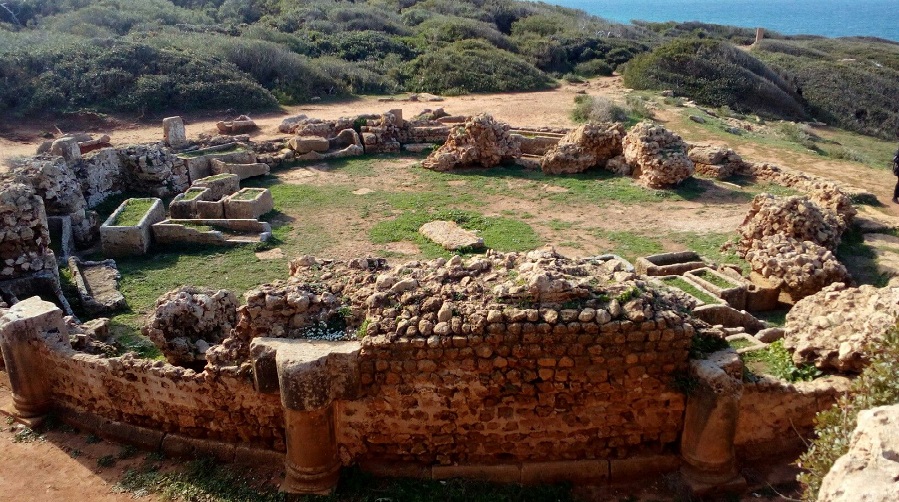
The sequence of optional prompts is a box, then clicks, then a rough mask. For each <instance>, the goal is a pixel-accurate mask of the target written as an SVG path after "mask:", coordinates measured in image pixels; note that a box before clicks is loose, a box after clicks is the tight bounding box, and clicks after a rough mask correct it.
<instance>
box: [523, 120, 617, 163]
mask: <svg viewBox="0 0 899 502" xmlns="http://www.w3.org/2000/svg"><path fill="white" fill-rule="evenodd" d="M624 135H625V132H624V127H622V126H621V124H584V125H582V126H580V127H578V128H577V129H575V130H573V131H571V132H569V133H568V134H566V135H565V136H564V137H563V138H562V139H561V140H559V143H558V144H557V145H556V146H555V147H553V148H551V149H550V150H549V151H548V152H546V154H545V155H544V156H543V159H542V160H541V168H542V169H543V172H544V173H547V174H572V173H580V172H583V171H586V170H587V169H590V168H591V167H604V166H605V164H606V162H608V161H609V160H610V159H612V158H615V157H617V156H619V155H621V152H622V146H621V144H622V143H621V142H622V139H623V138H624Z"/></svg>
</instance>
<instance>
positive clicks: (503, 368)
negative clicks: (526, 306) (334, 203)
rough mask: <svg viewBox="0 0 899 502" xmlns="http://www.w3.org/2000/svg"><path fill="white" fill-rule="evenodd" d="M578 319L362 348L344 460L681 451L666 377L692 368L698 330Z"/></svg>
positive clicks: (503, 324)
mask: <svg viewBox="0 0 899 502" xmlns="http://www.w3.org/2000/svg"><path fill="white" fill-rule="evenodd" d="M528 314H529V313H528V312H526V311H521V312H520V315H521V316H527V315H528ZM533 314H537V311H534V312H533ZM580 315H581V312H580V311H570V312H569V311H563V312H562V313H561V315H560V316H559V317H558V319H552V318H551V315H547V316H545V317H546V318H545V319H540V320H538V321H535V322H528V321H527V320H526V318H522V319H520V320H519V319H512V318H507V319H503V320H498V319H496V317H497V316H496V314H491V315H490V316H489V317H490V321H492V322H489V323H488V322H485V323H484V329H483V331H482V333H481V334H473V335H470V336H452V337H436V336H434V337H431V338H428V339H425V338H416V339H411V340H409V339H400V340H397V341H394V342H387V341H386V340H384V341H383V342H380V343H379V342H377V341H369V339H366V341H364V342H363V349H362V351H361V354H360V371H361V383H362V391H361V393H362V397H361V398H360V399H359V400H356V401H351V402H342V403H341V418H340V424H341V426H340V427H339V429H338V431H339V432H338V433H339V436H338V443H339V445H340V446H341V449H342V451H341V454H342V456H343V457H344V458H357V459H360V460H363V461H377V462H389V461H397V462H412V463H420V464H426V465H429V464H443V465H446V464H453V463H460V464H475V463H487V464H490V463H494V464H495V463H509V462H516V461H541V460H571V459H610V458H625V457H629V456H634V455H639V454H645V453H660V452H662V451H665V450H668V449H672V448H674V444H675V442H676V440H677V437H678V432H679V431H680V428H681V426H682V423H683V419H682V416H683V410H684V395H683V394H682V393H680V392H678V391H676V390H674V389H673V388H672V387H671V375H672V374H673V373H674V372H677V371H683V370H684V369H685V368H686V365H687V349H688V347H689V345H690V338H691V336H692V334H693V328H692V326H689V325H684V324H683V323H682V320H681V319H680V318H678V317H676V316H671V317H670V318H668V319H664V318H659V319H656V320H647V321H644V322H637V323H635V322H631V321H627V320H616V321H611V320H609V319H604V318H603V319H596V318H594V319H587V318H588V317H589V316H588V315H584V316H583V320H579V318H580ZM500 317H502V316H501V315H500ZM533 317H536V316H533ZM549 321H552V322H549Z"/></svg>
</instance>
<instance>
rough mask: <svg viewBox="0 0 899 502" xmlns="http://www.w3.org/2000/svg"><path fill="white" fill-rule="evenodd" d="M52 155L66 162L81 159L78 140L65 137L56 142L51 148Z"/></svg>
mask: <svg viewBox="0 0 899 502" xmlns="http://www.w3.org/2000/svg"><path fill="white" fill-rule="evenodd" d="M50 153H51V154H52V155H59V156H60V157H62V158H63V159H64V160H65V161H66V162H74V161H76V160H79V159H81V148H80V147H79V146H78V140H77V139H76V138H73V137H71V136H64V137H62V138H59V139H58V140H56V141H54V142H53V144H52V145H51V146H50Z"/></svg>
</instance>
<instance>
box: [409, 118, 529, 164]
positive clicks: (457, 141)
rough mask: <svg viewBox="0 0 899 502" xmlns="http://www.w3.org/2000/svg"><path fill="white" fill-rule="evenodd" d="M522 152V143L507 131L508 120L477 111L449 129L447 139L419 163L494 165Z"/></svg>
mask: <svg viewBox="0 0 899 502" xmlns="http://www.w3.org/2000/svg"><path fill="white" fill-rule="evenodd" d="M519 156H521V146H520V145H519V143H518V142H517V141H515V139H514V138H513V137H512V136H511V135H510V134H509V126H508V124H503V123H501V122H497V121H496V120H494V119H493V117H491V116H490V115H478V116H476V117H471V118H469V119H468V120H467V121H465V124H464V125H460V126H456V127H453V128H452V129H451V130H450V134H449V137H448V138H447V140H446V143H444V144H443V146H441V147H440V148H438V149H437V150H435V151H434V152H433V153H432V154H431V155H430V156H429V157H428V158H427V159H425V161H424V162H422V167H424V168H426V169H432V170H434V171H450V170H452V169H457V168H461V167H474V166H480V167H494V166H497V165H499V164H500V163H502V162H504V161H508V160H511V159H514V158H516V157H519Z"/></svg>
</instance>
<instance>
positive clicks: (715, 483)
mask: <svg viewBox="0 0 899 502" xmlns="http://www.w3.org/2000/svg"><path fill="white" fill-rule="evenodd" d="M680 472H681V477H683V479H684V485H685V486H686V487H687V490H688V491H689V492H690V495H692V496H694V497H706V496H709V495H725V494H729V493H744V492H745V491H746V489H747V484H746V478H744V477H743V476H741V475H740V474H739V473H738V472H737V471H736V469H733V470H731V471H729V472H728V471H725V472H720V473H712V472H703V471H700V470H697V469H695V468H693V467H691V466H690V465H684V466H683V467H681V471H680Z"/></svg>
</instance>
